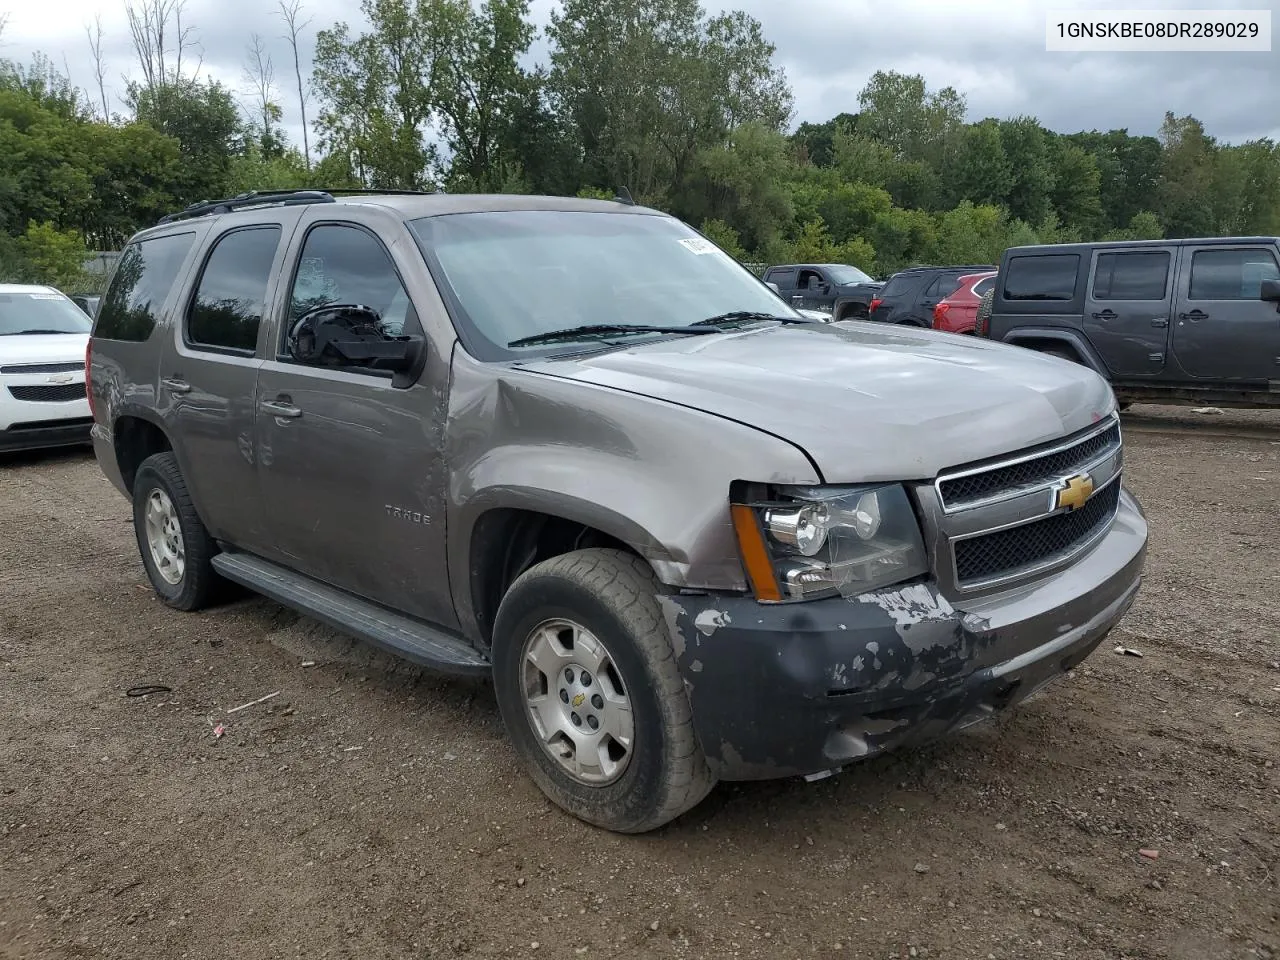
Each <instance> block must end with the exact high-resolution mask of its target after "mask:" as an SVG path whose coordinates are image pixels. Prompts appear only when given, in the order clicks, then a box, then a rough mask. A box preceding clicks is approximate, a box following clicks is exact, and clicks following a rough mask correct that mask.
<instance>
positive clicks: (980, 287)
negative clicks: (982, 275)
mask: <svg viewBox="0 0 1280 960" xmlns="http://www.w3.org/2000/svg"><path fill="white" fill-rule="evenodd" d="M995 285H996V278H995V277H987V278H986V279H985V280H979V281H978V282H977V283H975V284H974V285H973V295H974V296H975V297H985V296H986V295H987V291H988V290H990V289H991V288H992V287H994V286H995Z"/></svg>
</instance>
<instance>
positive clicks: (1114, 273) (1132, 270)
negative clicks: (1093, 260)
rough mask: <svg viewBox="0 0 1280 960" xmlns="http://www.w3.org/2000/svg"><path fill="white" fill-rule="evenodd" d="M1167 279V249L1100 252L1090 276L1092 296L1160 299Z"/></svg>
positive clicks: (1096, 297) (1162, 297)
mask: <svg viewBox="0 0 1280 960" xmlns="http://www.w3.org/2000/svg"><path fill="white" fill-rule="evenodd" d="M1168 283H1169V253H1168V251H1166V250H1159V251H1151V252H1143V253H1100V254H1098V268H1097V271H1096V272H1095V273H1094V276H1093V299H1095V300H1163V299H1164V298H1165V294H1166V292H1167V290H1168Z"/></svg>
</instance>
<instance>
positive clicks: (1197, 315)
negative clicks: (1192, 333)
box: [1178, 310, 1209, 320]
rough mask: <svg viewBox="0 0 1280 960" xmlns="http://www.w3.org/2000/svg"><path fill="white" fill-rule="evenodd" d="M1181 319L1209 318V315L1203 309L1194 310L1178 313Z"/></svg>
mask: <svg viewBox="0 0 1280 960" xmlns="http://www.w3.org/2000/svg"><path fill="white" fill-rule="evenodd" d="M1178 319H1179V320H1208V319H1209V315H1208V314H1207V313H1205V312H1204V311H1203V310H1192V311H1191V312H1190V313H1180V314H1178Z"/></svg>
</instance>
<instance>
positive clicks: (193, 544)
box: [133, 454, 205, 608]
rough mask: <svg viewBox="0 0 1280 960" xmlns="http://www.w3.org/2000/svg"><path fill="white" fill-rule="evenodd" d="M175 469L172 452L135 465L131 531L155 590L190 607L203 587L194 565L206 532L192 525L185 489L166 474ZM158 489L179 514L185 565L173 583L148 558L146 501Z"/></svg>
mask: <svg viewBox="0 0 1280 960" xmlns="http://www.w3.org/2000/svg"><path fill="white" fill-rule="evenodd" d="M176 469H177V465H176V463H175V462H174V461H173V460H172V455H171V454H157V455H156V456H154V457H150V458H148V459H147V460H146V461H144V462H143V464H142V466H140V467H139V468H138V472H137V475H136V476H135V477H134V482H133V532H134V535H135V536H136V538H137V541H138V553H139V554H140V555H141V557H142V564H143V566H144V567H145V568H146V571H147V579H148V580H150V581H151V586H152V587H153V588H154V589H155V591H156V593H157V594H159V595H160V598H161V599H162V600H164V602H165V603H167V604H169V605H170V606H174V607H178V608H190V607H192V606H194V605H196V604H197V602H198V595H199V592H200V591H201V589H202V584H200V583H199V577H198V576H197V571H196V569H195V565H196V564H197V563H199V562H200V560H201V559H202V557H203V554H204V550H203V543H202V541H201V538H203V537H204V536H205V534H204V531H203V530H202V529H201V530H195V529H192V526H193V525H192V522H191V518H192V517H194V516H195V509H194V507H193V506H192V504H191V502H190V499H189V497H188V496H187V493H186V491H185V490H181V491H179V490H178V489H177V488H176V487H175V485H174V483H173V482H172V480H171V479H170V477H169V471H170V470H175V471H176ZM157 489H158V490H162V491H164V493H165V495H166V496H168V498H169V500H170V502H172V503H173V508H174V511H175V513H176V514H177V517H178V527H179V530H180V531H181V534H182V549H183V559H184V565H183V570H182V579H181V580H180V581H178V582H177V583H176V584H175V583H169V581H167V580H166V579H165V578H164V577H162V576H160V572H159V571H158V570H157V569H156V565H155V561H154V560H153V559H152V558H151V546H150V544H149V543H148V542H147V527H146V504H147V500H148V498H149V497H150V496H151V493H152V491H154V490H157ZM197 523H198V520H197Z"/></svg>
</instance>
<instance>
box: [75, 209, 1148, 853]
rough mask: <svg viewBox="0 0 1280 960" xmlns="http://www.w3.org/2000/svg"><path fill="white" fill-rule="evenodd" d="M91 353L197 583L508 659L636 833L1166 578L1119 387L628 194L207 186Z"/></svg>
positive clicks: (385, 639)
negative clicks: (837, 290) (703, 228)
mask: <svg viewBox="0 0 1280 960" xmlns="http://www.w3.org/2000/svg"><path fill="white" fill-rule="evenodd" d="M88 364H89V383H90V387H89V393H90V399H91V402H92V408H93V416H94V421H95V422H94V425H93V427H92V438H93V443H94V446H95V449H96V453H97V458H98V461H99V463H100V464H101V468H102V470H103V471H104V472H105V474H106V476H107V477H109V478H110V480H111V481H112V483H114V484H115V486H117V487H118V488H119V489H120V491H121V492H122V493H123V494H124V495H125V496H126V497H128V498H129V499H130V500H131V501H132V504H133V515H134V526H135V530H136V533H137V541H138V546H139V549H140V552H141V557H142V562H143V564H144V565H145V567H146V571H147V574H148V576H149V578H150V580H151V583H152V584H153V585H154V587H155V590H156V592H157V593H158V594H159V596H160V597H161V598H162V599H163V600H164V601H165V602H166V603H168V604H169V605H170V606H172V607H175V608H177V609H180V610H194V609H197V608H200V607H202V606H205V605H207V604H210V603H212V602H216V601H217V599H218V598H219V597H220V596H223V595H224V592H223V588H225V587H226V586H228V585H229V584H232V583H233V584H238V585H240V586H241V587H248V588H250V589H251V590H253V591H257V592H259V593H261V594H265V595H266V596H268V597H271V598H274V599H275V600H277V601H279V602H281V603H284V604H287V605H290V606H292V607H294V608H296V609H298V610H301V611H303V612H304V613H306V614H308V615H309V616H312V617H315V618H316V619H318V620H321V621H324V622H326V623H328V624H330V625H332V626H333V627H335V628H337V629H338V630H340V631H344V632H345V633H347V634H349V635H353V636H355V637H359V638H363V639H364V640H366V641H368V642H371V643H373V644H377V645H379V646H381V647H383V648H386V649H389V650H391V651H394V652H395V653H397V654H399V655H401V656H403V657H406V658H408V659H409V660H412V661H414V662H416V663H419V664H423V665H426V666H428V667H431V668H434V669H436V670H440V671H445V672H450V673H454V674H462V675H481V676H491V677H492V680H493V683H494V687H495V691H496V697H497V702H498V707H499V709H500V711H501V715H502V717H503V720H504V722H505V724H506V726H507V729H508V731H509V734H510V736H511V739H512V741H513V743H514V745H515V749H516V753H517V754H518V756H519V758H520V760H521V762H522V763H523V765H524V767H525V769H526V770H527V771H528V773H529V775H530V776H531V777H532V779H533V780H534V781H535V782H536V783H537V785H538V786H539V787H540V788H541V789H542V790H543V791H544V792H545V793H546V794H547V795H548V796H549V797H550V798H551V799H552V800H553V801H554V802H555V803H557V804H559V805H560V806H561V807H563V808H564V809H565V810H567V811H569V812H570V813H572V814H574V815H576V816H578V817H580V818H582V819H583V820H586V821H588V822H590V823H593V824H597V825H599V826H602V827H605V828H608V829H611V830H615V831H621V832H631V833H638V832H642V831H646V830H651V829H653V828H656V827H658V826H660V825H662V824H663V823H665V822H667V821H669V820H671V819H672V818H674V817H676V816H678V815H679V814H681V813H682V812H684V811H686V810H688V809H690V808H691V807H693V806H694V805H695V804H697V803H698V802H699V801H700V800H701V799H702V798H703V797H704V796H705V795H706V794H707V792H708V791H709V790H710V789H711V787H712V785H713V784H714V783H715V782H716V781H717V780H745V779H765V778H776V777H788V776H806V777H813V778H816V777H819V776H822V775H824V774H827V773H830V772H833V771H836V770H838V769H840V768H841V767H842V766H844V765H845V764H848V763H850V762H852V761H855V760H859V759H862V758H865V757H869V756H873V755H875V754H878V753H880V752H882V751H884V750H888V749H891V748H896V747H899V746H901V745H904V744H907V743H914V742H918V741H920V740H921V739H924V738H929V737H935V736H938V735H940V734H943V733H945V732H947V731H952V730H956V729H959V728H962V727H965V726H967V725H969V724H972V723H974V722H977V721H979V720H981V719H983V718H985V717H989V716H990V715H991V714H992V713H993V712H995V711H997V710H1000V709H1003V708H1005V707H1007V706H1009V705H1011V704H1014V703H1016V702H1019V701H1021V700H1024V699H1025V698H1027V697H1028V696H1030V695H1032V694H1033V693H1035V692H1036V691H1038V690H1039V689H1040V688H1041V687H1042V686H1043V685H1044V684H1046V683H1047V682H1049V681H1050V680H1052V679H1054V678H1055V677H1057V676H1059V675H1061V674H1062V673H1064V672H1065V671H1067V670H1070V669H1071V668H1072V667H1073V666H1075V665H1076V664H1078V663H1080V662H1081V661H1082V660H1083V659H1084V658H1085V657H1087V656H1088V655H1089V654H1090V652H1091V651H1092V650H1093V649H1094V648H1095V647H1096V646H1097V645H1098V643H1099V642H1100V641H1101V640H1102V639H1103V638H1104V637H1105V636H1106V634H1107V633H1108V631H1109V630H1111V628H1112V627H1113V626H1115V624H1116V622H1117V621H1118V620H1119V619H1120V618H1121V616H1122V615H1123V614H1124V613H1125V611H1126V609H1127V608H1128V607H1129V605H1130V604H1131V603H1132V601H1133V599H1134V595H1135V593H1136V592H1137V590H1138V588H1139V584H1140V581H1141V578H1142V570H1143V564H1144V560H1145V554H1146V542H1147V526H1146V522H1145V519H1144V516H1143V513H1142V511H1141V509H1140V507H1139V505H1138V504H1137V502H1136V501H1135V500H1134V499H1133V498H1132V497H1131V496H1130V494H1129V493H1128V492H1127V491H1126V490H1125V489H1124V488H1123V487H1122V447H1121V436H1120V423H1119V421H1118V419H1117V414H1116V409H1115V400H1114V397H1113V394H1112V392H1111V389H1110V388H1109V387H1108V385H1107V384H1106V383H1105V382H1104V381H1103V380H1102V379H1101V378H1100V377H1099V376H1098V375H1097V374H1095V373H1094V372H1092V371H1091V370H1088V369H1086V368H1085V367H1082V366H1080V365H1078V364H1073V363H1068V362H1064V361H1062V360H1059V359H1056V358H1052V357H1045V356H1041V355H1038V354H1036V353H1033V352H1031V351H1028V350H1023V349H1019V348H1016V347H1010V346H1006V345H1001V344H993V343H988V342H984V341H982V340H972V339H968V338H965V339H962V338H959V337H954V336H949V335H946V334H938V333H934V332H932V331H923V330H908V329H905V328H892V329H888V328H885V327H884V326H883V325H870V324H865V323H856V322H855V323H822V322H813V321H812V320H810V319H808V318H806V317H804V316H802V315H801V314H799V313H797V312H796V311H794V310H793V309H792V308H791V307H790V306H788V305H787V304H786V303H785V302H783V301H782V300H781V299H779V297H778V296H777V295H776V294H775V293H774V292H773V291H771V290H770V289H769V288H768V287H767V286H766V285H765V284H764V283H763V282H761V281H760V280H758V279H757V278H756V277H754V276H753V275H752V274H751V273H750V272H748V271H747V270H745V269H744V268H742V267H741V266H740V265H738V264H737V263H736V262H735V261H734V260H733V259H731V258H730V257H729V256H728V255H726V254H725V253H723V252H722V251H721V250H720V249H719V248H717V247H716V246H714V245H713V244H711V243H710V242H708V241H707V240H706V239H705V238H704V237H702V236H701V235H700V234H698V233H697V232H696V231H694V230H692V229H690V228H689V227H687V226H686V225H684V224H683V223H681V222H680V221H679V220H676V219H674V218H672V217H670V216H667V215H665V214H662V213H659V212H657V211H654V210H650V209H645V208H642V207H638V206H635V205H633V204H630V203H628V202H621V201H620V202H608V201H589V200H579V199H561V198H549V197H515V196H446V195H351V196H337V195H335V192H320V191H301V192H294V193H279V194H259V195H246V196H242V197H238V198H235V199H233V200H230V201H221V202H216V203H208V204H201V205H197V206H195V207H192V208H188V209H187V210H185V211H183V212H182V213H180V214H176V215H173V216H170V217H167V218H166V219H165V221H163V222H161V223H160V224H159V225H157V226H155V227H152V228H149V229H147V230H144V231H142V232H141V233H139V234H137V235H136V236H135V237H133V238H132V239H131V241H130V242H129V244H128V245H127V247H126V248H125V250H124V252H123V255H122V256H121V258H120V261H119V263H118V266H117V268H116V269H115V272H114V276H113V278H112V280H111V283H110V287H109V291H108V293H107V294H106V297H105V299H104V301H103V304H102V306H101V309H100V312H99V314H98V317H97V320H96V323H95V329H94V332H93V336H92V339H91V342H90V346H89V356H88Z"/></svg>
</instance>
